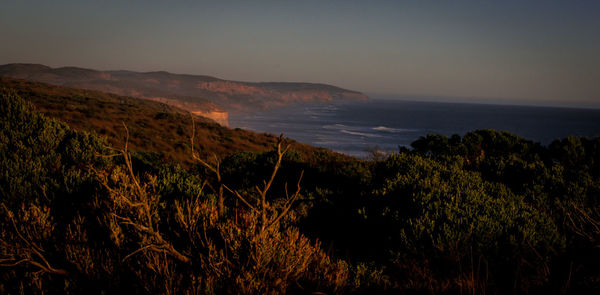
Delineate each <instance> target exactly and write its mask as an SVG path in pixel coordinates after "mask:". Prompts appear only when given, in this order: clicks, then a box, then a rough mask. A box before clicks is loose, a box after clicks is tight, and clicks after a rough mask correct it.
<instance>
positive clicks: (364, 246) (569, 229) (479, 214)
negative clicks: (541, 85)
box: [0, 90, 600, 294]
mask: <svg viewBox="0 0 600 295" xmlns="http://www.w3.org/2000/svg"><path fill="white" fill-rule="evenodd" d="M0 96H1V98H0V162H1V166H0V255H1V256H0V293H2V294H29V293H49V294H81V293H90V294H117V293H130V294H214V293H216V294H238V293H240V294H265V293H268V294H280V293H293V294H305V293H315V292H319V293H317V294H323V293H325V294H343V293H365V294H374V293H391V294H396V293H408V294H415V293H416V294H430V293H434V294H437V293H451V294H462V293H471V294H473V293H481V294H483V293H487V294H505V293H534V294H537V293H551V294H556V293H559V294H560V293H573V294H580V293H594V292H597V291H599V289H600V267H598V265H600V204H599V201H600V181H599V180H600V137H596V138H594V139H588V138H574V137H569V138H566V139H562V140H556V141H554V142H553V143H552V144H551V145H549V146H542V145H540V144H539V143H535V142H532V141H529V140H526V139H523V138H520V137H518V136H516V135H513V134H510V133H506V132H498V131H494V130H477V131H474V132H470V133H467V134H465V135H464V136H462V137H461V136H458V135H454V136H452V137H446V136H441V135H428V136H426V137H422V138H420V139H419V140H417V141H415V142H414V143H413V144H412V149H405V148H401V149H399V151H398V152H397V153H394V154H391V155H389V156H386V157H374V158H373V159H372V160H359V159H353V158H349V157H346V156H341V155H338V154H335V153H332V152H328V151H325V150H320V149H315V150H314V151H313V152H312V154H311V155H307V154H306V152H303V153H299V152H296V151H295V150H294V147H293V146H289V145H288V144H287V142H286V140H285V139H283V138H281V139H280V140H279V142H278V145H276V146H274V147H273V151H271V152H238V153H233V154H230V155H228V156H226V157H224V158H216V157H215V158H214V159H213V158H210V157H209V158H206V157H197V158H196V159H194V158H195V155H194V154H193V153H192V152H191V151H190V156H189V157H190V159H193V160H194V161H195V162H196V164H195V165H192V166H189V165H185V166H180V165H179V164H178V163H173V162H164V161H163V160H161V159H162V158H161V157H160V156H159V155H157V154H155V153H152V152H147V151H131V150H127V149H126V147H111V146H109V145H108V144H107V143H106V141H105V140H104V139H102V138H101V137H99V136H97V135H95V134H90V133H85V132H78V131H74V130H72V129H71V128H70V127H69V126H67V125H65V124H63V123H61V122H59V121H57V120H54V119H50V118H47V117H45V116H44V115H42V114H40V113H38V112H36V111H35V110H34V109H33V107H32V106H31V105H30V104H29V103H28V102H26V101H25V100H23V99H22V98H20V97H19V96H18V95H16V94H15V93H13V92H10V91H7V90H4V91H3V92H2V93H1V95H0ZM123 133H124V135H123V136H125V134H126V131H125V129H123Z"/></svg>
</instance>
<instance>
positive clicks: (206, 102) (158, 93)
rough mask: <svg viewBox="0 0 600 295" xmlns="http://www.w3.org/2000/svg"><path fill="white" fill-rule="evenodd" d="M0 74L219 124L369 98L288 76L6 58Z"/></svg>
mask: <svg viewBox="0 0 600 295" xmlns="http://www.w3.org/2000/svg"><path fill="white" fill-rule="evenodd" d="M0 76H6V77H12V78H19V79H26V80H31V81H37V82H44V83H50V84H54V85H61V86H69V87H76V88H83V89H91V90H98V91H103V92H109V93H114V94H118V95H126V96H132V97H138V98H144V99H150V100H154V101H160V102H164V103H167V104H170V105H173V106H176V107H179V108H182V109H185V110H187V111H190V112H192V113H194V114H196V115H200V116H204V117H207V118H210V119H213V120H214V121H216V122H218V123H220V124H222V125H227V124H228V112H230V111H236V112H240V111H249V110H260V109H267V108H271V107H277V106H283V105H287V104H291V103H299V102H334V101H344V100H368V99H369V98H368V97H367V96H366V95H364V94H362V93H360V92H357V91H352V90H346V89H342V88H339V87H335V86H331V85H326V84H315V83H292V82H260V83H253V82H239V81H229V80H223V79H219V78H215V77H211V76H201V75H184V74H172V73H169V72H164V71H161V72H146V73H140V72H133V71H124V70H121V71H97V70H93V69H84V68H77V67H61V68H51V67H48V66H45V65H41V64H6V65H1V66H0Z"/></svg>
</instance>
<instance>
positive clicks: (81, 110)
mask: <svg viewBox="0 0 600 295" xmlns="http://www.w3.org/2000/svg"><path fill="white" fill-rule="evenodd" d="M1 88H7V89H10V90H13V91H15V92H16V93H17V94H18V95H20V96H22V97H24V98H25V99H26V100H28V101H30V102H31V103H33V104H34V105H35V107H36V108H37V110H38V111H40V112H42V113H44V114H46V115H48V116H50V117H53V118H56V119H59V120H61V121H63V122H65V123H67V124H68V125H69V126H71V127H72V128H75V129H76V130H81V131H88V132H96V133H98V134H99V135H100V136H102V137H105V138H106V139H107V140H108V142H109V143H110V144H112V145H113V146H115V147H122V146H123V145H124V142H125V138H126V133H125V129H124V127H123V124H125V125H126V126H127V128H128V129H129V133H130V138H129V147H130V149H132V150H137V151H147V152H153V153H157V154H158V155H160V156H161V157H163V158H164V159H165V160H175V161H178V162H182V163H190V162H191V156H190V155H191V154H190V150H191V146H190V137H191V134H192V117H193V118H194V121H195V131H196V132H195V145H196V147H195V148H196V149H197V151H199V153H200V154H201V155H202V156H211V155H212V154H216V155H217V156H219V157H224V156H225V155H227V154H231V153H234V152H238V151H254V152H256V151H265V150H270V149H271V148H272V147H273V145H274V144H275V142H276V139H277V138H276V137H275V136H273V135H270V134H259V133H255V132H252V131H247V130H242V129H229V128H227V127H224V126H221V125H219V124H217V123H215V122H214V121H212V120H210V119H206V118H204V117H201V116H198V115H191V114H190V113H189V112H188V111H186V110H183V109H180V108H177V107H174V106H172V105H167V104H164V103H160V102H155V101H149V100H145V99H139V98H134V97H128V96H120V95H116V94H109V93H103V92H99V91H93V90H83V89H76V88H69V87H62V86H55V85H49V84H45V83H40V82H30V81H26V80H21V79H12V78H3V77H0V89H1ZM294 147H295V149H297V150H298V151H299V152H300V153H302V154H305V155H308V154H310V153H312V152H313V151H316V150H320V149H316V148H312V147H310V146H307V145H303V144H300V143H294Z"/></svg>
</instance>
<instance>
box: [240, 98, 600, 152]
mask: <svg viewBox="0 0 600 295" xmlns="http://www.w3.org/2000/svg"><path fill="white" fill-rule="evenodd" d="M230 127H233V128H243V129H249V130H254V131H257V132H268V133H273V134H280V133H284V134H285V136H287V137H290V138H293V139H295V140H297V141H300V142H303V143H307V144H311V145H314V146H320V147H325V148H329V149H332V150H335V151H338V152H342V153H345V154H349V155H353V156H357V157H366V156H367V155H368V154H369V153H370V151H373V150H374V149H378V150H382V151H386V152H392V151H397V150H398V147H399V146H406V147H409V146H410V143H412V142H413V141H415V140H416V139H418V138H419V137H420V136H425V135H427V134H428V133H438V134H443V135H448V136H450V135H452V134H459V135H461V136H462V135H464V134H465V133H467V132H469V131H473V130H476V129H483V128H491V129H496V130H502V131H509V132H512V133H515V134H517V135H520V136H522V137H525V138H527V139H531V140H534V141H539V142H541V143H542V144H544V145H547V144H549V143H551V142H552V141H553V140H554V139H557V138H563V137H567V136H569V135H574V136H588V137H593V136H600V110H598V109H573V108H554V107H531V106H507V105H484V104H465V103H437V102H411V101H393V100H373V101H370V102H353V103H338V104H308V105H306V104H305V105H295V106H289V107H283V108H278V109H274V110H270V111H265V112H260V113H251V114H238V115H235V114H233V115H231V117H230Z"/></svg>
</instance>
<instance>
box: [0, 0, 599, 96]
mask: <svg viewBox="0 0 600 295" xmlns="http://www.w3.org/2000/svg"><path fill="white" fill-rule="evenodd" d="M0 44H1V45H0V64H6V63H17V62H19V63H41V64H45V65H48V66H51V67H60V66H78V67H85V68H94V69H99V70H118V69H126V70H135V71H158V70H165V71H169V72H173V73H187V74H201V75H211V76H216V77H219V78H223V79H229V80H238V81H256V82H258V81H297V82H317V83H328V84H333V85H336V86H340V87H344V88H348V89H352V90H357V91H361V92H364V93H367V94H369V95H370V96H372V97H385V98H393V97H402V98H407V97H408V98H415V99H416V100H419V99H423V100H432V99H433V100H450V101H473V102H484V103H514V104H532V105H561V106H580V107H581V106H582V107H598V108H600V1H595V0H587V1H583V0H568V1H567V0H564V1H554V0H543V1H527V0H519V1H513V0H503V1H490V0H478V1H461V0H454V1H428V0H419V1H399V0H396V1H352V0H346V1H327V0H321V1H310V0H308V1H260V0H256V1H175V0H173V1H152V0H146V1H135V0H128V1H109V0H105V1H85V0H78V1H66V0H53V1H41V0H40V1H28V0H2V1H0Z"/></svg>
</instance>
